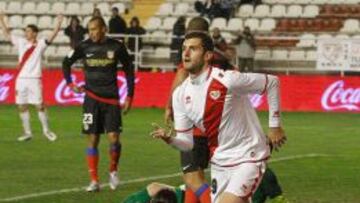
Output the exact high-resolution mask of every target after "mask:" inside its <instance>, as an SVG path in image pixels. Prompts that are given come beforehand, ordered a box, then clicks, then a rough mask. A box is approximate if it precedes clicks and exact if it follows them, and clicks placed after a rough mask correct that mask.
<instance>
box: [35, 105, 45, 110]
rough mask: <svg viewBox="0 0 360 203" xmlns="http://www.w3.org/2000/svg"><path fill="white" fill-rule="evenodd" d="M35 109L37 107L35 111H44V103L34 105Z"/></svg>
mask: <svg viewBox="0 0 360 203" xmlns="http://www.w3.org/2000/svg"><path fill="white" fill-rule="evenodd" d="M36 109H37V111H45V106H44V104H39V105H36Z"/></svg>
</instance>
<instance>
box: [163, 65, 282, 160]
mask: <svg viewBox="0 0 360 203" xmlns="http://www.w3.org/2000/svg"><path fill="white" fill-rule="evenodd" d="M278 89H279V83H278V79H277V77H276V76H272V75H265V74H256V73H240V72H238V71H231V70H229V71H223V70H221V69H218V68H208V69H207V70H206V71H205V72H203V73H202V74H201V75H199V76H198V77H196V78H191V77H190V76H189V77H188V78H187V79H186V80H185V81H184V82H183V83H182V84H181V85H180V86H179V87H178V88H176V89H175V91H174V93H173V98H172V101H173V110H174V123H175V130H176V131H177V136H176V137H174V138H172V139H171V141H170V142H169V143H170V144H171V145H173V146H174V147H176V148H179V149H180V150H189V149H190V148H191V147H192V145H193V143H192V139H191V138H192V131H191V129H192V127H193V126H194V125H195V126H196V127H198V128H200V129H201V130H202V131H203V132H204V133H205V134H206V135H207V136H208V144H209V148H210V152H211V155H212V157H211V160H210V161H211V163H212V164H216V165H219V166H233V165H237V164H240V163H244V162H254V161H260V160H264V159H266V158H268V157H269V155H270V151H269V146H268V140H267V137H266V135H265V134H264V132H263V130H262V128H261V125H260V122H259V119H258V117H257V115H256V112H255V110H254V108H253V107H252V106H251V103H250V101H249V98H248V94H249V93H258V94H262V93H264V92H267V95H268V102H269V114H270V119H269V126H270V127H279V126H280V116H279V115H280V114H279V105H280V104H279V90H278Z"/></svg>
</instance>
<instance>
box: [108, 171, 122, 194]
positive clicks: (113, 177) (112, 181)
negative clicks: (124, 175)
mask: <svg viewBox="0 0 360 203" xmlns="http://www.w3.org/2000/svg"><path fill="white" fill-rule="evenodd" d="M119 183H120V181H119V177H118V175H117V173H116V171H114V172H111V173H110V178H109V185H110V189H112V190H115V189H116V188H117V186H118V185H119Z"/></svg>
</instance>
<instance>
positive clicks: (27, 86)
mask: <svg viewBox="0 0 360 203" xmlns="http://www.w3.org/2000/svg"><path fill="white" fill-rule="evenodd" d="M15 91H16V96H15V102H16V104H34V105H39V104H42V103H43V97H42V83H41V79H40V78H17V79H16V84H15Z"/></svg>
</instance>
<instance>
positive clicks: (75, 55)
mask: <svg viewBox="0 0 360 203" xmlns="http://www.w3.org/2000/svg"><path fill="white" fill-rule="evenodd" d="M83 56H84V52H83V49H82V44H79V45H78V46H77V47H76V48H75V50H71V51H70V52H69V54H68V55H67V56H66V57H65V58H64V60H63V63H62V70H63V75H64V78H65V80H66V84H70V83H72V78H71V66H72V65H73V64H74V63H75V62H76V61H77V60H78V59H81V58H83Z"/></svg>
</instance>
